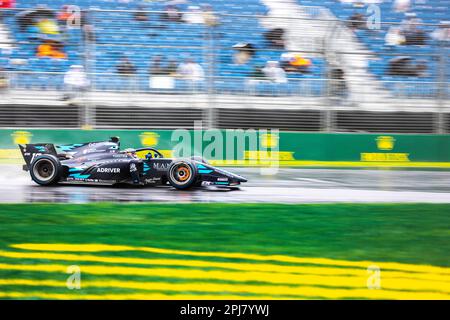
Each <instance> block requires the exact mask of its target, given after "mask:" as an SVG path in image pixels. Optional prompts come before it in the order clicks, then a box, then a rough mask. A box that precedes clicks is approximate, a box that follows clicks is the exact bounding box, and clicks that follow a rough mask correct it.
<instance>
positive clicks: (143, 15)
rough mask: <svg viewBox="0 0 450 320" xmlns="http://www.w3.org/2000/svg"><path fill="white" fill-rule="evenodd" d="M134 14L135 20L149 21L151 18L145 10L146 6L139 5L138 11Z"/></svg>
mask: <svg viewBox="0 0 450 320" xmlns="http://www.w3.org/2000/svg"><path fill="white" fill-rule="evenodd" d="M133 16H134V20H136V21H139V22H147V21H149V18H148V15H147V13H146V12H145V8H144V6H139V7H138V9H137V11H135V12H134V14H133Z"/></svg>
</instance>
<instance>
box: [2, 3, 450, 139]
mask: <svg viewBox="0 0 450 320" xmlns="http://www.w3.org/2000/svg"><path fill="white" fill-rule="evenodd" d="M250 7H251V8H250ZM249 8H250V9H251V10H250V9H249V10H250V11H247V13H246V14H229V13H226V12H206V14H209V18H211V15H212V16H214V19H215V20H214V21H216V22H214V23H209V22H208V23H206V20H205V12H177V13H176V14H175V16H176V17H182V16H183V15H184V14H187V16H188V17H190V18H189V19H192V20H190V22H187V21H188V20H189V19H188V20H184V19H182V20H180V21H175V20H176V17H175V18H174V19H175V20H173V21H172V20H171V19H168V18H167V17H166V15H167V12H166V11H146V10H100V9H95V8H90V9H86V10H83V11H82V12H80V13H79V14H80V21H79V25H76V23H75V25H74V26H72V25H71V26H70V28H68V27H67V25H59V28H60V30H59V34H57V35H52V36H51V37H49V36H47V37H44V38H42V37H40V36H37V35H36V34H30V32H29V31H27V30H28V29H27V28H28V27H29V26H30V25H29V24H33V22H32V21H33V20H32V19H31V20H29V19H28V18H30V17H27V18H24V10H20V9H17V10H11V11H9V14H8V15H6V14H5V15H4V18H3V21H4V22H6V23H5V25H8V27H9V29H10V32H11V37H12V38H13V40H14V43H13V47H12V49H10V50H3V51H2V56H1V59H0V60H1V64H2V66H4V68H3V70H0V80H1V78H3V83H5V82H6V83H8V85H7V86H5V87H2V88H0V95H1V97H2V99H0V110H1V112H0V125H1V126H3V127H16V128H19V127H22V126H25V125H29V126H30V127H57V128H81V127H91V128H150V127H153V128H174V127H177V126H183V127H187V128H191V127H193V120H203V121H204V123H207V124H208V125H209V126H211V127H217V128H228V127H240V126H242V127H243V128H249V127H258V126H262V127H266V126H267V125H270V124H275V125H276V126H278V127H279V128H280V129H282V130H301V131H366V132H413V133H414V132H415V133H445V132H448V127H449V125H448V122H449V120H448V118H449V116H448V113H449V109H450V104H449V101H450V100H449V97H450V83H449V80H448V79H449V71H450V70H449V69H448V63H447V61H450V58H449V52H448V45H447V44H446V43H445V42H443V41H438V40H436V39H435V38H434V36H433V37H432V36H431V35H432V34H433V32H435V31H436V30H440V29H441V28H442V25H439V24H426V23H415V28H418V29H421V31H424V32H426V34H427V38H426V40H424V39H422V40H421V41H425V43H422V44H417V43H414V42H413V43H411V44H400V43H399V44H392V43H389V44H388V43H387V38H386V36H387V34H388V33H389V32H390V30H391V29H392V32H394V31H395V30H397V29H396V28H403V27H405V28H406V26H402V25H401V23H388V22H382V23H381V24H380V27H379V29H367V28H365V27H361V24H357V25H355V24H354V23H355V21H353V20H347V21H343V20H339V19H336V17H335V16H333V15H332V14H331V13H330V10H328V9H327V8H325V7H305V6H301V9H300V11H299V12H298V13H299V15H298V16H297V17H292V16H287V17H281V16H271V15H268V14H266V13H265V12H264V10H261V4H257V3H255V4H254V6H249ZM32 13H33V15H39V14H40V13H39V12H34V11H33V10H32ZM41 13H42V12H41ZM57 13H59V12H58V10H53V9H52V10H47V11H46V12H45V14H44V13H42V14H44V16H45V17H47V18H48V17H50V18H51V17H54V16H56V14H57ZM30 14H31V13H30ZM139 17H140V18H139ZM143 17H146V19H141V18H143ZM164 17H165V18H164ZM196 18H201V19H200V20H199V21H195V19H196ZM75 22H76V21H75ZM210 22H211V21H210ZM395 32H396V31H395ZM395 32H394V33H395ZM48 41H53V42H57V43H59V45H61V47H60V46H59V45H58V46H57V47H58V48H60V49H61V48H62V49H61V50H62V51H63V53H64V54H65V55H66V56H65V57H64V58H50V57H38V56H37V53H38V51H39V47H40V46H41V45H42V43H47V42H48ZM186 65H188V67H186ZM74 66H81V67H82V68H83V73H84V74H85V77H86V82H85V83H84V85H74V84H71V83H70V81H67V77H68V73H69V72H70V70H71V68H72V67H74ZM280 70H282V71H280ZM5 79H6V80H5ZM65 79H66V80H65ZM28 104H30V105H29V106H25V105H28ZM39 106H42V107H39Z"/></svg>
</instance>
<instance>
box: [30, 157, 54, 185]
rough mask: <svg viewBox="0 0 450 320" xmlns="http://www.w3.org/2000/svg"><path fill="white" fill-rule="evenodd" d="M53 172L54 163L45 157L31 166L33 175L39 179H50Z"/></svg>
mask: <svg viewBox="0 0 450 320" xmlns="http://www.w3.org/2000/svg"><path fill="white" fill-rule="evenodd" d="M55 172H56V170H55V165H54V164H53V162H51V161H49V160H47V159H41V160H38V161H37V162H36V163H35V164H34V166H33V174H34V176H35V177H36V178H37V179H39V180H41V181H49V180H51V179H52V178H53V176H54V175H55Z"/></svg>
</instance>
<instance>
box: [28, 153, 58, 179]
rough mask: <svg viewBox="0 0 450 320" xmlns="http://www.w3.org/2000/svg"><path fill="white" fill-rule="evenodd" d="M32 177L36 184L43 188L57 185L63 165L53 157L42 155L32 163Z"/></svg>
mask: <svg viewBox="0 0 450 320" xmlns="http://www.w3.org/2000/svg"><path fill="white" fill-rule="evenodd" d="M30 175H31V179H33V181H34V182H36V183H37V184H40V185H42V186H48V185H52V184H56V183H58V181H59V180H60V178H61V163H60V162H59V160H58V159H57V158H56V157H55V156H53V155H49V154H45V155H41V156H39V157H36V159H34V160H33V162H32V163H31V165H30Z"/></svg>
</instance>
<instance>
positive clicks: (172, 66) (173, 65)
mask: <svg viewBox="0 0 450 320" xmlns="http://www.w3.org/2000/svg"><path fill="white" fill-rule="evenodd" d="M177 69H178V67H177V62H176V61H175V59H174V58H169V62H168V63H167V67H166V74H168V75H169V76H176V75H177Z"/></svg>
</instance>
